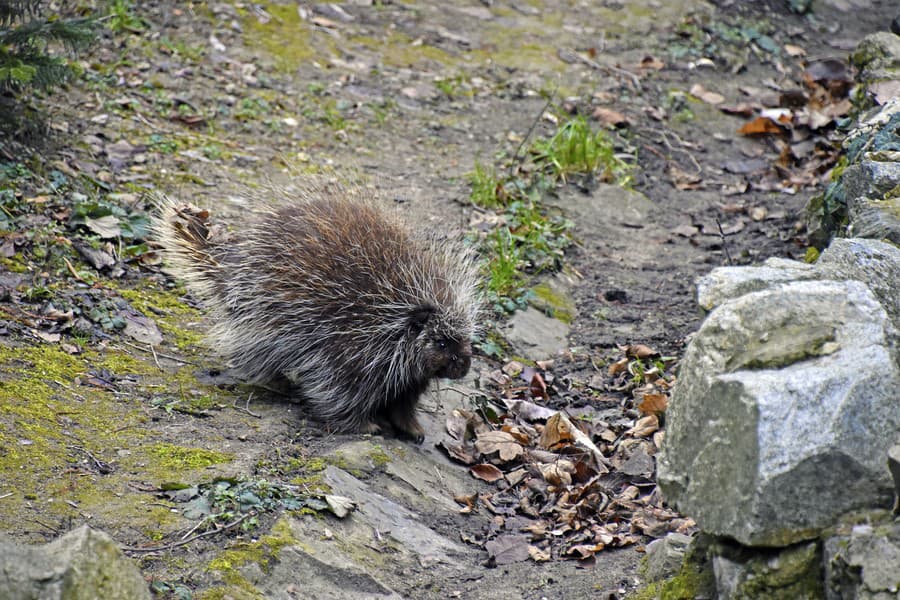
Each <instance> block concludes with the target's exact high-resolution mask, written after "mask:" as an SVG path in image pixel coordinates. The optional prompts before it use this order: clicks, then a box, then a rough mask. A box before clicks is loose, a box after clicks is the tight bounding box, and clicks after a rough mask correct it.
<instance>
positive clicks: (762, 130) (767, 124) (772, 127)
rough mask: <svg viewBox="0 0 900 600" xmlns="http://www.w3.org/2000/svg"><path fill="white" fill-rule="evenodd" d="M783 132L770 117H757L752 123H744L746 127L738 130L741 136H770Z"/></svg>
mask: <svg viewBox="0 0 900 600" xmlns="http://www.w3.org/2000/svg"><path fill="white" fill-rule="evenodd" d="M783 132H784V131H783V130H782V129H781V127H779V126H778V124H777V123H776V122H775V121H773V120H772V119H770V118H768V117H756V118H755V119H753V120H752V121H749V122H747V123H744V126H743V127H741V128H740V129H738V133H740V134H741V135H769V134H773V133H774V134H780V133H783Z"/></svg>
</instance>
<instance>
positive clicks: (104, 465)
mask: <svg viewBox="0 0 900 600" xmlns="http://www.w3.org/2000/svg"><path fill="white" fill-rule="evenodd" d="M68 448H69V449H70V450H75V451H76V452H82V453H84V454H86V455H87V456H88V458H90V459H91V460H92V461H93V463H94V468H95V469H97V471H98V472H99V473H100V474H101V475H108V474H110V473H112V472H113V471H114V470H115V469H113V467H112V465H110V464H109V463H108V462H104V461H102V460H100V459H99V458H97V457H96V456H94V455H93V454H92V453H91V451H90V450H88V449H87V448H85V447H84V446H73V445H70V446H68Z"/></svg>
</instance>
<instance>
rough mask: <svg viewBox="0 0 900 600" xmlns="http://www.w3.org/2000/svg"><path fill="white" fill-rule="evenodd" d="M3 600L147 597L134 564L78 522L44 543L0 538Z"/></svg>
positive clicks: (105, 537) (111, 543)
mask: <svg viewBox="0 0 900 600" xmlns="http://www.w3.org/2000/svg"><path fill="white" fill-rule="evenodd" d="M0 598H3V600H34V599H35V598H40V599H41V600H97V599H98V598H103V600H144V599H146V600H149V599H150V591H149V589H148V587H147V582H146V581H144V578H143V577H142V576H141V573H140V571H139V570H138V568H137V566H136V565H135V564H134V563H132V562H131V561H130V560H129V559H128V558H127V557H125V556H124V555H123V554H122V551H121V550H120V549H119V547H118V545H116V543H115V542H114V541H113V540H112V538H110V537H109V536H108V535H106V534H105V533H103V532H102V531H96V530H94V529H91V528H90V527H88V526H87V525H83V526H82V527H79V528H78V529H75V530H74V531H70V532H69V533H67V534H66V535H64V536H62V537H61V538H59V539H57V540H54V541H53V542H50V543H49V544H46V545H43V546H22V545H17V544H15V543H13V542H11V541H4V540H0Z"/></svg>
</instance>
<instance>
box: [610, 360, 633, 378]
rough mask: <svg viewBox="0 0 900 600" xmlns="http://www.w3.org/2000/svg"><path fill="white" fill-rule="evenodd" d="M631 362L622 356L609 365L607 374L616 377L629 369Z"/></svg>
mask: <svg viewBox="0 0 900 600" xmlns="http://www.w3.org/2000/svg"><path fill="white" fill-rule="evenodd" d="M629 362H631V361H629V360H628V359H627V358H620V359H619V360H617V361H616V362H614V363H612V364H611V365H609V368H608V369H606V374H607V375H609V376H610V377H615V376H616V375H618V374H619V373H624V372H625V371H627V370H628V363H629Z"/></svg>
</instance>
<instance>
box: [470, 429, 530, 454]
mask: <svg viewBox="0 0 900 600" xmlns="http://www.w3.org/2000/svg"><path fill="white" fill-rule="evenodd" d="M475 449H476V450H478V452H480V453H481V454H483V455H485V456H487V455H491V454H494V453H495V452H496V453H497V455H498V456H499V458H500V460H501V461H503V462H509V461H511V460H515V459H516V458H518V457H519V456H521V455H522V452H523V450H522V446H521V444H519V443H518V442H517V441H516V438H514V437H513V436H512V435H510V434H508V433H506V432H505V431H486V432H484V433H480V434H478V437H477V438H476V440H475Z"/></svg>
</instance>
